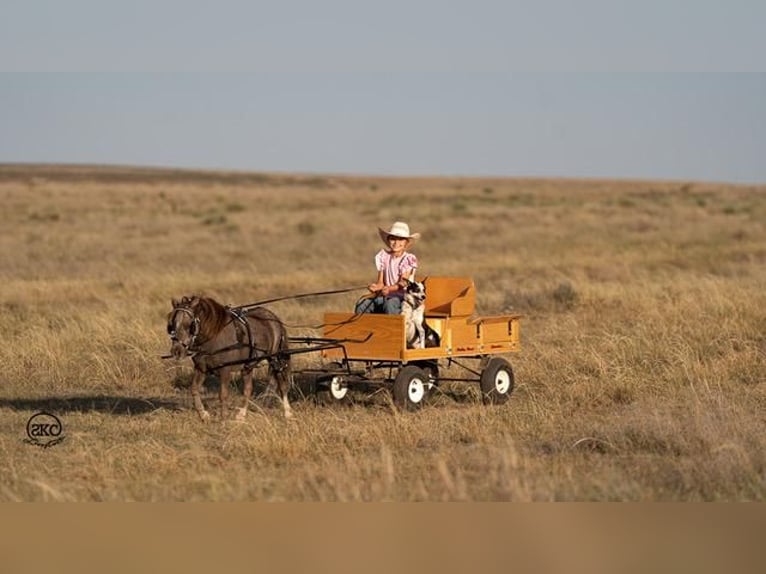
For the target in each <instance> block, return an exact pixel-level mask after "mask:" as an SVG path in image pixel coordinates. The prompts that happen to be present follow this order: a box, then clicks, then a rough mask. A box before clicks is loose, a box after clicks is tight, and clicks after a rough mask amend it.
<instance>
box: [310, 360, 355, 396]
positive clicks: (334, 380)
mask: <svg viewBox="0 0 766 574" xmlns="http://www.w3.org/2000/svg"><path fill="white" fill-rule="evenodd" d="M328 367H329V368H330V369H332V370H338V371H339V370H343V365H342V364H341V363H338V362H332V363H329V364H328ZM326 385H327V386H326V388H325V389H323V390H322V391H321V392H318V393H317V398H319V399H320V400H319V402H321V403H326V402H331V403H347V402H349V400H350V397H349V394H348V385H347V384H346V382H345V381H344V380H343V377H342V376H340V375H335V376H333V377H331V378H330V379H329V380H328V381H327V383H326Z"/></svg>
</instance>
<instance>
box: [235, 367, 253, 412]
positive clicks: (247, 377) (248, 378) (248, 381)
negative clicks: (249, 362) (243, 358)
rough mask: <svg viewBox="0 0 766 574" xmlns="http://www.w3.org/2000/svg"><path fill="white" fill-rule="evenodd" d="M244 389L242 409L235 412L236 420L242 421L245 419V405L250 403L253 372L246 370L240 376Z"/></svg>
mask: <svg viewBox="0 0 766 574" xmlns="http://www.w3.org/2000/svg"><path fill="white" fill-rule="evenodd" d="M242 378H243V380H244V383H245V387H244V389H243V394H244V399H243V401H242V407H241V408H240V409H239V410H238V411H237V420H238V421H244V420H245V417H247V405H248V403H249V402H250V396H251V395H252V394H253V371H252V370H247V371H245V373H244V374H243V376H242Z"/></svg>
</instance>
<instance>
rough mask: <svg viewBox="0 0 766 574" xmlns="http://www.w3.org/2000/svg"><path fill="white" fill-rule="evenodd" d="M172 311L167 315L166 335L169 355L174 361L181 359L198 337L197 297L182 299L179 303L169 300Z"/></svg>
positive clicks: (175, 300)
mask: <svg viewBox="0 0 766 574" xmlns="http://www.w3.org/2000/svg"><path fill="white" fill-rule="evenodd" d="M171 304H172V305H173V310H172V311H170V313H168V335H170V354H171V355H173V358H175V359H182V358H183V357H185V356H186V355H187V354H188V352H189V350H190V349H191V348H192V347H194V342H195V340H196V339H197V335H199V317H197V314H196V308H197V305H198V304H199V297H196V296H195V297H183V298H182V299H181V300H180V301H178V300H177V299H171Z"/></svg>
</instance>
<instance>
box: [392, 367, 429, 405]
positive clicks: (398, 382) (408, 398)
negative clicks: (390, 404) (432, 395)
mask: <svg viewBox="0 0 766 574" xmlns="http://www.w3.org/2000/svg"><path fill="white" fill-rule="evenodd" d="M428 382H429V380H428V375H427V374H426V372H425V371H424V370H423V369H421V368H420V367H416V366H415V365H407V366H406V367H404V368H403V369H402V370H400V371H399V374H398V375H396V379H395V380H394V388H393V395H394V404H395V405H396V406H398V407H399V408H401V409H404V410H407V411H414V410H417V409H419V408H420V407H421V406H422V405H423V399H424V398H425V396H426V390H427V389H428Z"/></svg>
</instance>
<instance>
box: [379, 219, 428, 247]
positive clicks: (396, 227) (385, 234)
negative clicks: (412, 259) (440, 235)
mask: <svg viewBox="0 0 766 574" xmlns="http://www.w3.org/2000/svg"><path fill="white" fill-rule="evenodd" d="M378 233H379V234H380V238H381V239H382V240H383V243H385V244H386V245H388V238H389V237H390V236H391V235H393V236H394V237H403V238H404V239H409V240H410V241H415V240H417V239H420V233H410V226H409V225H407V224H406V223H404V222H403V221H396V222H394V224H393V225H392V226H391V229H389V230H388V231H386V230H385V229H382V228H380V227H378Z"/></svg>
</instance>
